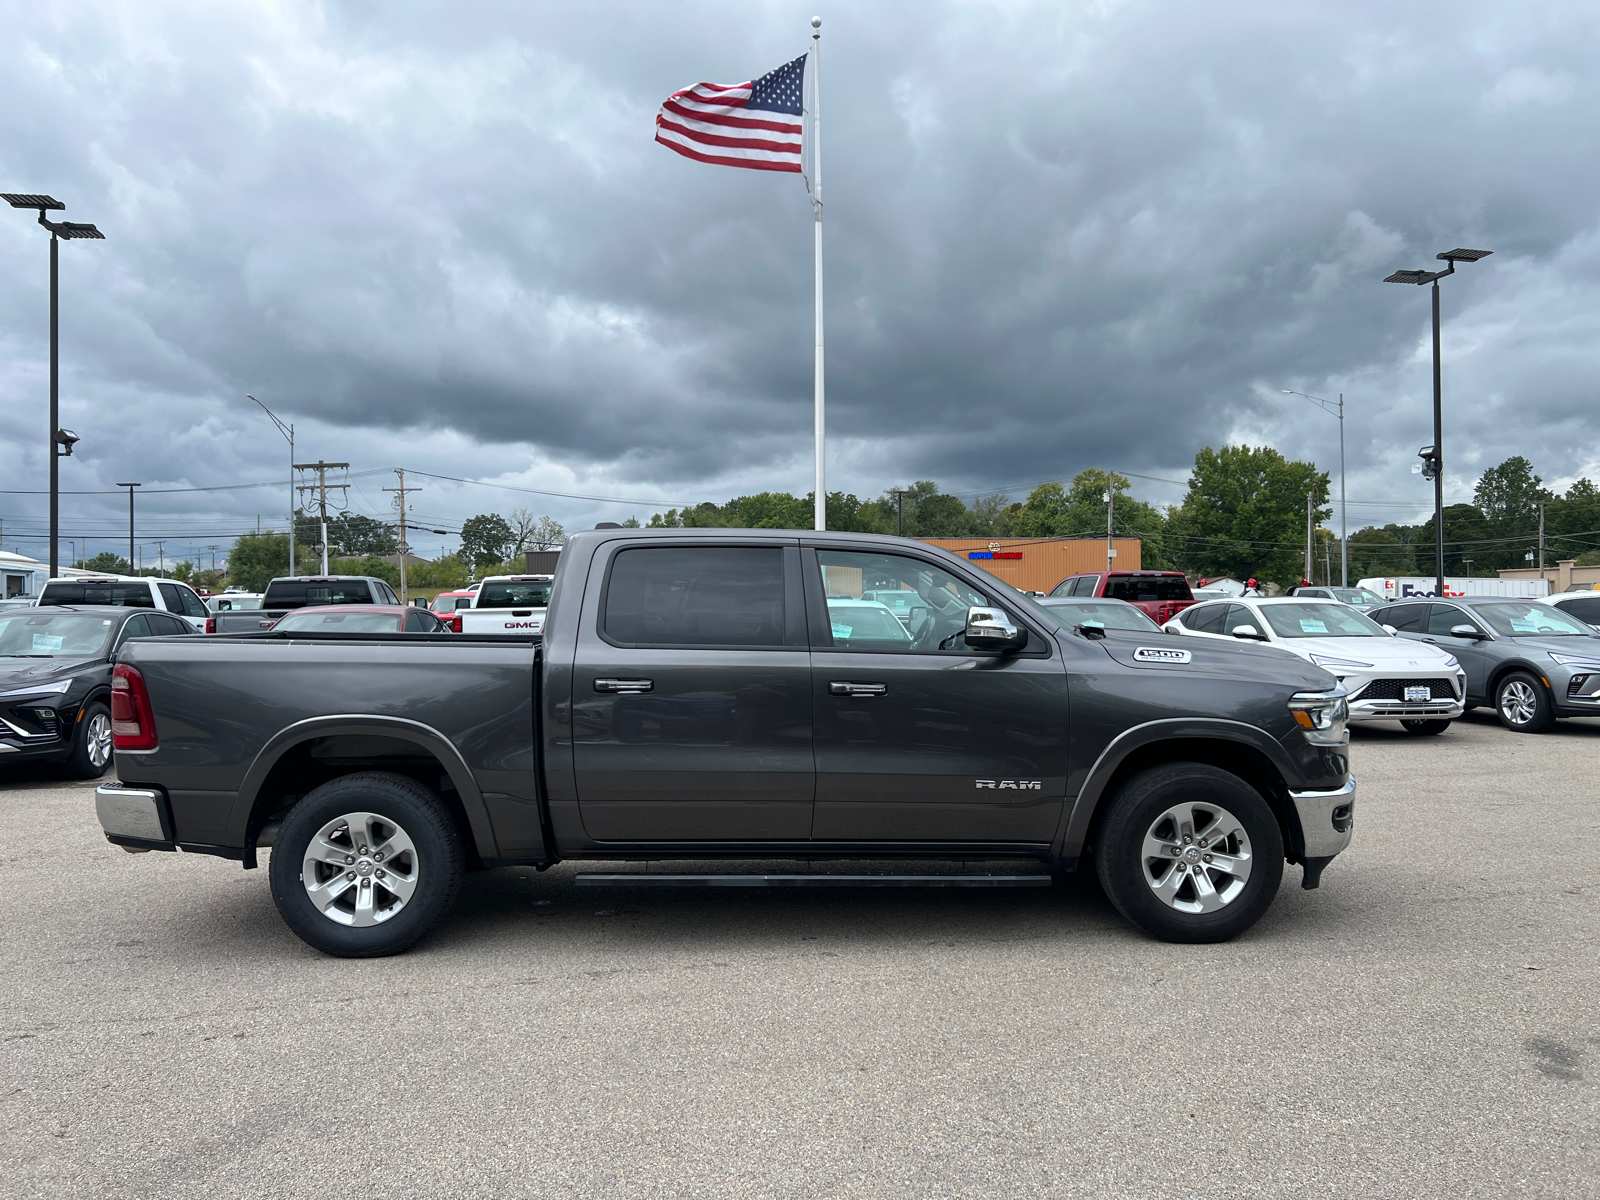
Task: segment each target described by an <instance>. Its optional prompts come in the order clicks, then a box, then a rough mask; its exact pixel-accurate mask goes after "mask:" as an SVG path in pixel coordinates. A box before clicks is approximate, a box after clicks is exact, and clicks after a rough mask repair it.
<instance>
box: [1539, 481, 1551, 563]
mask: <svg viewBox="0 0 1600 1200" xmlns="http://www.w3.org/2000/svg"><path fill="white" fill-rule="evenodd" d="M1548 503H1549V501H1547V500H1541V501H1539V578H1540V579H1543V578H1544V506H1545V505H1546V504H1548Z"/></svg>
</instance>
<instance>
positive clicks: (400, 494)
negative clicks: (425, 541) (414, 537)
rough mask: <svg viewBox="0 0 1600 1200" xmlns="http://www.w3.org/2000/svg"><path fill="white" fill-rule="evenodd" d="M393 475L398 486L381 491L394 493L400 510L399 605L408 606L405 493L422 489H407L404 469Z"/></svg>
mask: <svg viewBox="0 0 1600 1200" xmlns="http://www.w3.org/2000/svg"><path fill="white" fill-rule="evenodd" d="M394 473H395V474H396V475H398V476H400V486H399V487H392V488H384V489H383V490H384V491H386V492H395V493H396V496H395V504H396V506H397V507H398V508H399V509H400V603H402V604H410V603H411V597H410V596H408V595H407V594H406V555H407V554H408V553H410V550H411V547H410V546H408V545H406V493H407V492H420V491H421V490H422V489H421V488H419V487H413V488H408V487H407V486H406V469H405V468H404V467H396V468H395V469H394Z"/></svg>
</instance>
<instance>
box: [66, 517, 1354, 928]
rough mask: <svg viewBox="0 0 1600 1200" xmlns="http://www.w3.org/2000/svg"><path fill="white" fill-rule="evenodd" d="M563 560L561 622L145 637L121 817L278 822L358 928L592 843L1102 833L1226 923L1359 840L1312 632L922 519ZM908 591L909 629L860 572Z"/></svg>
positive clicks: (778, 851) (671, 849) (311, 901)
mask: <svg viewBox="0 0 1600 1200" xmlns="http://www.w3.org/2000/svg"><path fill="white" fill-rule="evenodd" d="M560 564H561V565H560V567H559V569H558V571H557V573H556V576H555V580H554V587H553V589H552V594H551V596H550V602H549V613H548V620H547V622H546V624H545V627H544V631H543V634H542V635H541V636H539V637H533V636H529V637H525V638H512V637H507V636H504V635H499V636H482V635H473V634H465V633H463V634H439V635H417V634H412V635H409V636H402V635H398V634H397V635H387V634H352V635H314V634H305V633H299V632H284V633H273V632H265V633H259V634H254V635H244V636H235V637H211V638H173V639H170V640H166V639H160V638H155V639H142V640H139V641H133V642H129V643H128V644H127V645H126V646H125V647H124V648H123V650H122V651H121V653H120V656H119V660H118V663H117V665H116V667H115V673H114V690H113V693H112V699H113V711H112V717H113V721H114V742H115V753H116V767H117V775H118V778H119V781H120V782H118V783H116V784H107V785H103V786H102V787H101V788H99V789H98V791H97V795H96V804H97V810H98V814H99V818H100V822H101V825H102V826H103V828H104V830H105V832H106V836H107V837H108V839H109V840H110V841H111V842H113V843H115V844H117V845H120V846H123V847H124V848H126V849H129V850H132V851H142V850H174V849H179V850H185V851H190V852H198V853H203V854H214V855H221V856H222V857H225V858H232V859H237V860H240V861H241V862H242V863H243V865H244V866H245V867H246V868H250V867H254V866H255V865H256V862H257V855H258V851H259V850H260V848H262V847H264V846H268V845H270V846H271V848H272V852H271V857H270V862H269V870H268V875H269V878H270V882H271V887H272V894H273V898H274V900H275V902H276V904H277V906H278V909H279V912H280V913H281V914H282V915H283V918H284V920H285V921H286V922H287V923H288V924H289V926H290V927H291V928H292V929H293V930H294V931H295V932H296V933H297V934H298V935H299V936H300V937H302V938H303V939H304V940H305V941H306V942H308V943H310V944H311V945H313V946H315V947H318V948H319V949H321V950H324V951H326V952H327V953H330V954H334V955H341V956H371V955H380V954H392V953H396V952H398V951H401V950H404V949H405V948H407V947H409V946H410V945H412V944H413V943H415V942H416V941H417V940H418V939H419V938H420V937H422V936H423V934H424V933H425V932H426V931H427V930H428V928H429V927H430V926H432V925H433V924H434V923H435V922H436V921H437V920H438V919H439V917H440V915H441V914H442V913H443V912H444V911H445V909H446V908H447V907H448V906H449V904H450V903H451V900H452V899H453V897H454V896H455V893H456V891H457V887H458V884H459V880H460V877H461V873H462V871H463V869H464V867H465V866H467V865H468V864H472V865H477V864H478V863H481V864H482V865H484V866H499V865H510V864H531V865H533V866H536V867H546V866H549V865H551V864H553V863H555V862H557V861H560V860H563V859H598V860H613V861H616V860H634V861H639V860H660V859H695V858H700V859H773V860H779V859H781V860H829V859H832V860H848V859H858V860H865V859H873V860H883V859H895V860H902V861H907V862H913V861H915V860H919V859H921V860H930V859H931V860H955V861H965V862H971V861H975V860H1013V861H1016V862H1019V863H1030V864H1032V866H1033V868H1034V869H1035V870H1036V871H1037V870H1038V869H1039V868H1041V867H1043V868H1047V870H1045V871H1044V872H1043V873H1041V874H1035V875H1032V876H1015V877H1012V878H1018V879H1021V878H1029V879H1041V878H1042V879H1043V880H1044V881H1045V882H1047V883H1048V882H1049V880H1050V878H1051V876H1052V875H1056V876H1059V875H1062V874H1065V873H1069V872H1072V871H1076V870H1080V869H1088V868H1090V866H1091V864H1092V869H1093V870H1094V872H1095V873H1096V874H1097V875H1098V877H1099V881H1100V883H1101V885H1102V886H1103V887H1104V889H1105V891H1106V893H1107V894H1108V895H1109V897H1110V899H1111V900H1112V902H1113V903H1114V904H1115V905H1116V907H1117V908H1118V909H1119V910H1120V911H1121V912H1122V913H1123V914H1124V915H1125V916H1126V917H1127V918H1128V919H1129V920H1131V921H1132V922H1133V923H1134V924H1136V925H1137V926H1139V927H1140V928H1142V929H1144V930H1145V931H1147V932H1148V933H1150V934H1152V935H1154V936H1156V937H1159V938H1164V939H1168V940H1173V941H1185V942H1209V941H1217V940H1221V939H1224V938H1228V937H1231V936H1233V935H1235V934H1237V933H1239V932H1240V931H1242V930H1244V929H1247V928H1249V927H1250V925H1252V924H1253V923H1254V922H1255V921H1256V920H1257V918H1259V917H1260V915H1261V914H1262V912H1263V911H1265V909H1266V908H1267V906H1268V905H1269V904H1270V903H1271V902H1272V899H1273V896H1274V894H1275V893H1276V891H1277V888H1278V885H1279V881H1280V879H1281V876H1282V872H1283V865H1284V862H1285V861H1286V860H1287V861H1289V862H1292V863H1299V864H1301V865H1302V867H1303V870H1304V878H1303V880H1302V886H1304V887H1315V886H1316V884H1317V881H1318V878H1319V876H1320V875H1321V873H1322V870H1323V868H1324V867H1325V866H1326V865H1327V864H1328V862H1329V861H1330V860H1331V859H1332V858H1333V856H1334V855H1336V854H1338V853H1339V852H1340V851H1341V850H1343V849H1344V848H1345V846H1346V845H1347V844H1348V843H1349V840H1350V837H1351V825H1352V821H1353V804H1354V791H1355V783H1354V781H1353V780H1352V779H1351V777H1350V769H1349V760H1348V735H1347V733H1346V725H1345V722H1346V711H1347V710H1346V705H1345V699H1344V694H1343V690H1342V688H1341V687H1340V685H1339V684H1338V682H1337V680H1335V679H1334V677H1333V676H1332V675H1329V674H1328V673H1326V672H1325V671H1323V670H1322V669H1321V668H1319V667H1316V666H1314V665H1312V664H1310V663H1307V662H1305V661H1303V660H1301V659H1298V658H1295V657H1292V656H1290V655H1286V654H1282V653H1280V652H1278V651H1274V650H1270V649H1264V648H1261V647H1257V646H1254V645H1245V644H1231V643H1221V642H1216V643H1213V642H1210V641H1207V640H1202V639H1196V638H1176V637H1172V636H1170V635H1166V634H1156V633H1147V632H1139V631H1135V630H1120V629H1107V628H1102V627H1100V626H1098V625H1087V624H1086V625H1081V626H1073V625H1069V624H1063V621H1066V620H1069V619H1070V618H1069V616H1068V615H1067V614H1065V613H1062V612H1060V611H1059V610H1051V609H1047V608H1044V607H1042V606H1040V605H1038V604H1036V603H1035V602H1033V601H1032V600H1030V599H1029V598H1028V597H1026V596H1024V595H1022V594H1021V593H1019V592H1016V591H1014V590H1012V589H1011V588H1010V587H1008V586H1007V585H1006V584H1004V583H1002V582H1000V581H999V580H997V579H994V578H993V577H991V576H989V575H987V574H985V573H983V572H982V571H980V570H978V569H977V568H974V567H970V566H969V565H968V564H967V563H965V562H963V561H962V560H960V559H957V558H955V557H954V556H953V555H951V554H949V553H947V552H945V551H942V550H938V549H935V548H932V547H929V546H925V545H922V544H919V543H915V542H909V541H903V540H900V539H898V538H889V537H873V536H866V535H860V534H844V533H794V532H781V531H776V530H754V531H734V530H698V529H669V530H638V529H607V530H595V531H589V532H584V533H580V534H577V535H575V536H574V537H573V538H572V540H571V541H570V542H569V543H568V545H567V547H566V549H565V551H564V552H563V553H562V555H561V560H560ZM896 590H906V591H911V592H914V593H916V595H917V596H918V603H917V604H916V605H915V606H913V607H914V608H915V609H916V610H917V613H916V617H915V620H914V621H913V622H912V624H911V625H910V627H907V626H906V625H905V624H903V623H902V622H901V621H899V620H898V619H897V618H896V617H895V615H894V610H893V609H891V608H889V607H888V606H885V605H883V604H882V603H880V602H879V601H871V602H863V601H862V600H861V599H860V596H861V594H862V592H863V591H870V592H872V593H874V594H875V595H877V596H878V597H880V598H881V597H882V596H883V595H884V594H885V593H886V592H889V591H896ZM643 878H646V879H648V878H650V877H649V876H645V877H643ZM743 878H745V879H758V880H767V881H775V882H783V879H782V877H779V876H745V877H743Z"/></svg>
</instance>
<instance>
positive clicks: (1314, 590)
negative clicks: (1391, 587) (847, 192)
mask: <svg viewBox="0 0 1600 1200" xmlns="http://www.w3.org/2000/svg"><path fill="white" fill-rule="evenodd" d="M1284 595H1286V596H1298V597H1300V598H1301V599H1305V600H1337V601H1338V602H1339V603H1340V604H1348V605H1349V606H1350V607H1351V608H1358V609H1360V610H1361V611H1362V612H1371V611H1372V610H1373V609H1375V608H1377V607H1378V606H1379V605H1383V604H1387V603H1389V602H1388V601H1387V600H1385V599H1384V598H1383V597H1382V596H1380V595H1378V593H1377V592H1369V591H1368V590H1367V589H1366V588H1359V587H1353V588H1352V587H1292V588H1290V589H1289V590H1288V591H1287V592H1285V593H1284Z"/></svg>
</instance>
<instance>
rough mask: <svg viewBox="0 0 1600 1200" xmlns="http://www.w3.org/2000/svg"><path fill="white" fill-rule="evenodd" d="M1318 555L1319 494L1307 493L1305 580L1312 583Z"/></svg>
mask: <svg viewBox="0 0 1600 1200" xmlns="http://www.w3.org/2000/svg"><path fill="white" fill-rule="evenodd" d="M1316 554H1317V494H1316V493H1315V492H1307V493H1306V574H1305V580H1306V582H1307V583H1310V582H1311V572H1312V569H1313V568H1314V566H1315V564H1316Z"/></svg>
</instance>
